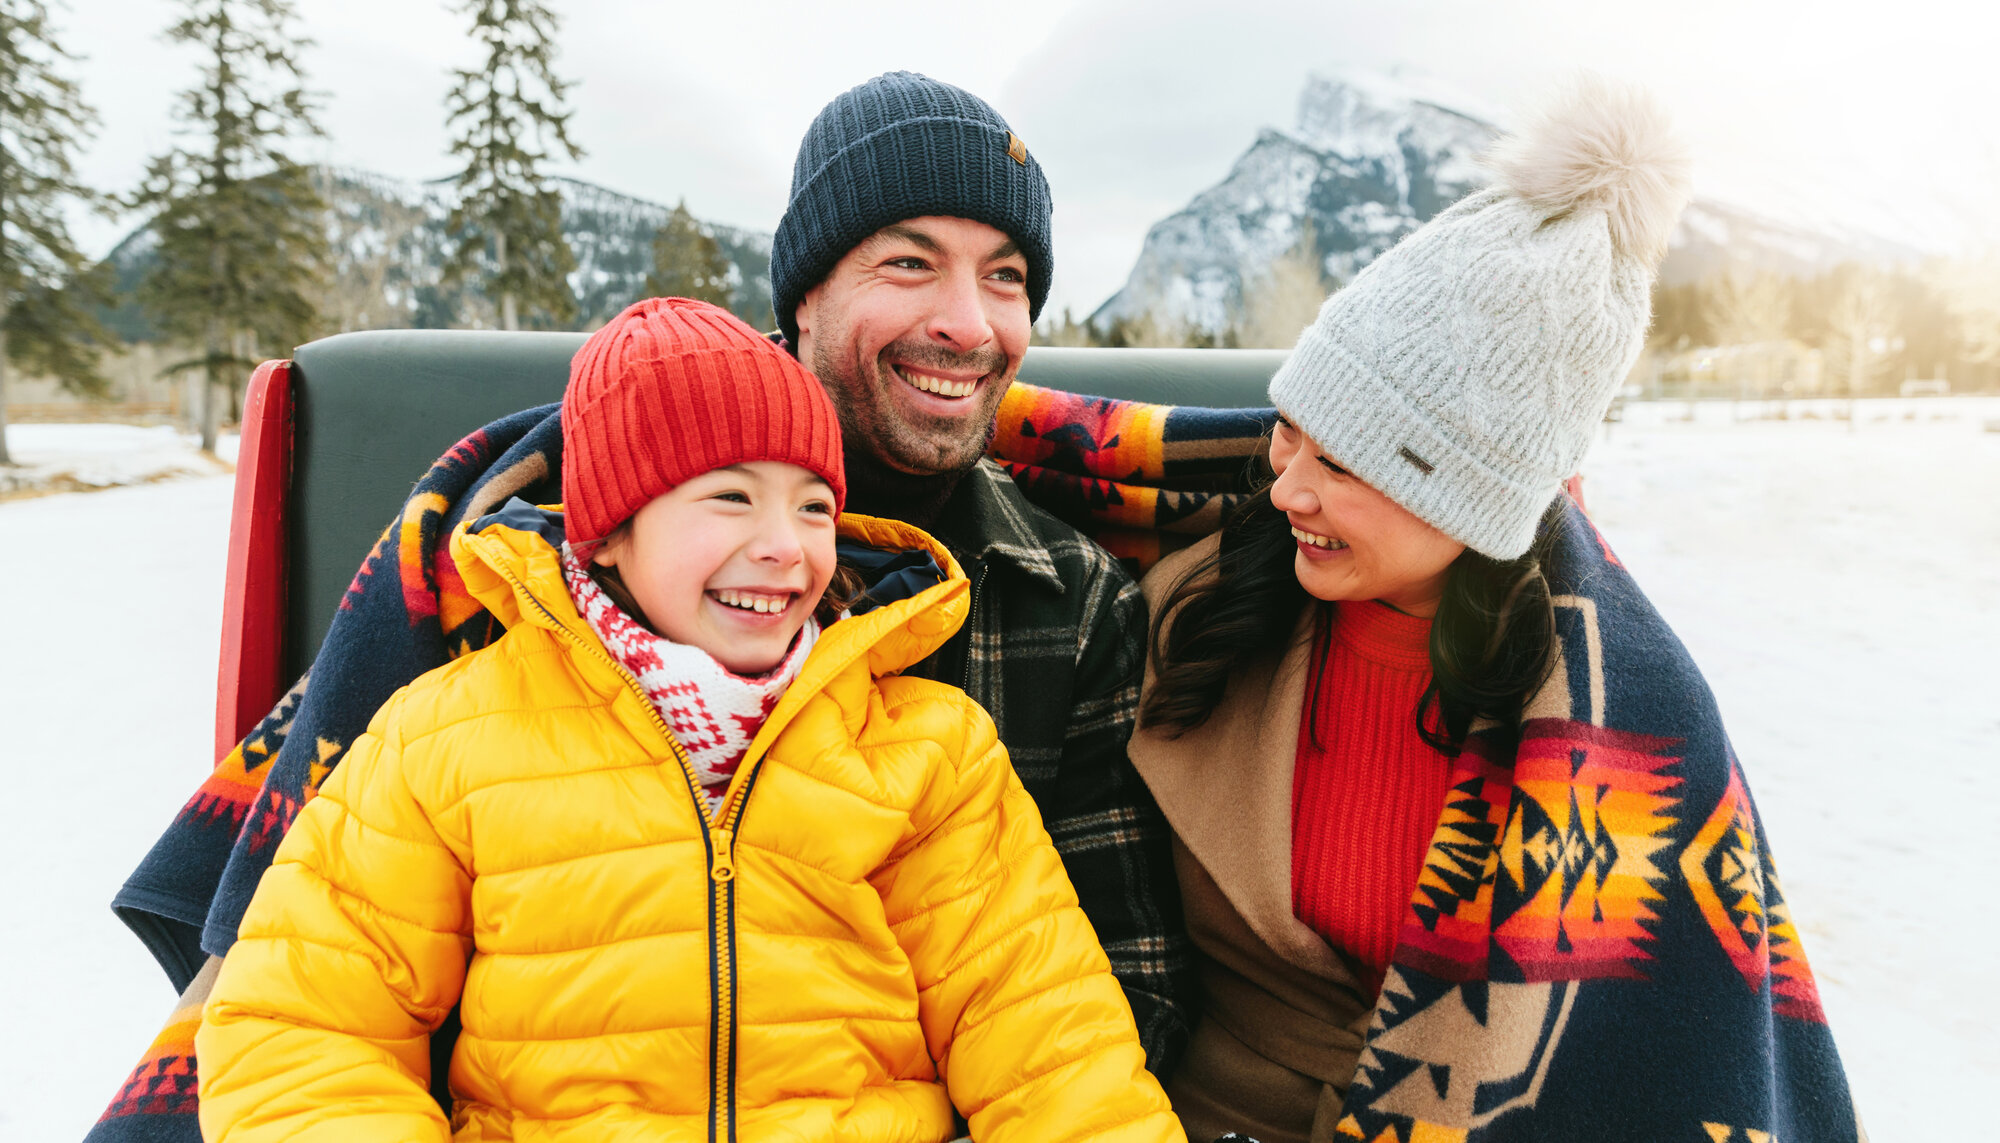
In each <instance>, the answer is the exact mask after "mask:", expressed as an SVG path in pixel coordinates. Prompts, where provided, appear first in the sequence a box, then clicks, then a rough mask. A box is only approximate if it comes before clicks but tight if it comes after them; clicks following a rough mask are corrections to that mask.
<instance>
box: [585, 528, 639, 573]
mask: <svg viewBox="0 0 2000 1143" xmlns="http://www.w3.org/2000/svg"><path fill="white" fill-rule="evenodd" d="M630 526H631V522H630V521H627V522H626V523H623V524H620V525H618V526H617V527H616V528H613V529H611V534H610V535H608V536H606V537H604V538H603V539H602V540H599V541H597V547H596V548H595V549H593V550H592V551H591V553H590V562H591V563H593V564H596V565H597V566H598V567H601V568H615V567H617V566H618V555H619V553H620V552H623V551H624V550H625V534H626V531H627V530H628V529H629V528H630Z"/></svg>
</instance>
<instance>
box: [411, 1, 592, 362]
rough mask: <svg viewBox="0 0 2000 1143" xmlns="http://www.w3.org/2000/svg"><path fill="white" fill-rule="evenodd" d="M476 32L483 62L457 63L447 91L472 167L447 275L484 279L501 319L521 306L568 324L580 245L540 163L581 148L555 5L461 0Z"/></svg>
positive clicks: (578, 153) (513, 317)
mask: <svg viewBox="0 0 2000 1143" xmlns="http://www.w3.org/2000/svg"><path fill="white" fill-rule="evenodd" d="M458 10H459V11H461V12H464V13H466V14H467V15H470V16H471V17H472V35H473V38H474V39H476V40H478V41H479V42H480V43H482V44H484V45H485V47H486V61H485V64H484V66H482V67H480V68H479V69H477V70H468V69H458V70H455V71H453V73H452V76H453V78H454V79H456V80H457V83H456V84H455V85H454V86H453V87H452V89H451V91H450V93H449V94H447V95H446V96H445V109H446V112H447V114H446V116H445V125H446V126H447V127H450V128H455V129H457V130H458V131H459V134H457V135H456V136H455V137H454V138H453V139H452V144H451V153H452V155H453V156H454V157H456V158H460V159H463V160H464V161H465V167H464V169H463V170H461V171H460V172H459V175H458V181H457V183H456V186H457V189H458V192H459V202H458V206H457V208H456V209H454V210H453V211H452V212H451V221H450V225H451V230H452V233H453V234H455V235H457V236H458V248H457V250H455V251H454V252H453V253H452V257H451V260H450V262H449V263H448V264H447V266H446V269H445V272H446V275H447V278H448V280H450V281H453V282H458V281H464V280H465V279H467V278H472V279H475V280H478V281H479V282H480V283H481V284H482V286H483V288H484V290H485V292H486V296H487V297H489V298H491V299H493V300H494V302H495V303H496V304H497V305H498V307H499V311H500V327H501V328H502V329H517V328H519V326H520V321H521V315H522V313H523V312H524V311H525V312H526V313H528V314H530V315H541V316H542V317H543V318H544V319H545V320H546V321H547V322H549V323H552V324H557V325H561V324H564V323H567V322H569V321H572V320H574V318H575V316H576V295H575V294H574V293H573V292H572V291H571V290H570V287H569V279H568V275H569V273H570V272H571V271H572V270H574V269H576V255H575V253H574V252H573V251H571V250H570V248H569V241H568V240H567V239H565V238H564V237H563V232H562V196H561V195H560V194H559V193H558V192H557V191H556V189H555V188H554V187H553V186H551V185H550V184H549V180H548V175H547V174H546V173H545V172H544V171H543V169H542V165H543V163H544V162H545V161H547V160H548V159H549V158H550V157H551V156H552V155H554V154H557V153H560V154H563V155H567V156H568V157H569V158H570V160H571V161H575V160H577V159H581V158H582V157H583V149H582V148H581V147H578V146H577V145H576V144H575V143H572V142H570V138H569V117H570V112H569V110H568V109H567V108H565V107H564V106H563V99H564V97H565V96H566V95H567V94H568V92H569V87H570V85H569V84H568V83H566V82H565V81H563V80H561V79H558V78H557V77H556V74H555V70H554V61H555V34H556V30H557V26H558V21H557V19H556V16H555V13H554V12H553V11H551V10H550V9H549V8H548V7H547V6H546V5H543V4H540V3H537V2H536V0H463V2H462V3H460V4H459V5H458Z"/></svg>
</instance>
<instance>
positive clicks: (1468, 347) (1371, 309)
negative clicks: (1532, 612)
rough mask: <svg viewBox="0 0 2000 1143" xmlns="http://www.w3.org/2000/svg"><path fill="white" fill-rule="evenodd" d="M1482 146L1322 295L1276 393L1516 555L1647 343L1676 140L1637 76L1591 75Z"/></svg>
mask: <svg viewBox="0 0 2000 1143" xmlns="http://www.w3.org/2000/svg"><path fill="white" fill-rule="evenodd" d="M1489 165H1490V166H1491V167H1492V168H1493V169H1494V170H1495V172H1496V174H1497V175H1498V178H1497V179H1496V181H1495V183H1494V185H1493V186H1491V187H1489V188H1487V189H1486V190H1482V191H1477V192H1475V193H1473V194H1471V195H1468V196H1467V197H1466V198H1464V199H1462V200H1460V201H1459V202H1458V203H1457V204H1455V205H1454V206H1452V207H1450V208H1449V209H1447V210H1445V211H1444V212H1443V213H1442V214H1439V215H1438V216H1437V217H1436V218H1434V219H1432V220H1431V221H1430V222H1429V223H1427V224H1425V225H1424V226H1423V228H1422V229H1420V230H1418V231H1417V232H1416V233H1414V234H1411V235H1410V236H1409V237H1408V238H1405V239H1404V240H1403V241H1402V242H1400V243H1398V244H1397V245H1396V246H1395V247H1394V248H1393V249H1391V250H1389V251H1388V252H1387V253H1385V254H1383V255H1382V256H1381V257H1380V258H1377V259H1376V260H1375V261H1374V263H1372V264H1371V265H1369V266H1368V267H1367V268H1366V269H1365V270H1363V271H1362V272H1361V273H1360V274H1359V275H1357V276H1356V277H1355V279H1354V281H1353V283H1352V284H1350V285H1349V286H1347V288H1345V289H1343V290H1341V291H1339V292H1338V293H1336V294H1334V295H1333V296H1332V297H1331V298H1328V299H1327V301H1326V304H1325V305H1324V306H1322V307H1321V308H1320V311H1319V317H1318V318H1317V319H1316V320H1315V321H1314V322H1313V324H1312V325H1310V326H1308V327H1307V328H1306V330H1305V332H1304V333H1303V334H1301V335H1300V337H1299V342H1298V346H1297V347H1296V348H1295V349H1293V350H1292V355H1291V357H1289V358H1288V359H1286V361H1285V364H1284V365H1283V366H1282V367H1281V368H1280V369H1279V370H1278V373H1277V375H1276V376H1275V377H1273V378H1272V379H1271V403H1272V404H1274V405H1276V406H1278V408H1279V410H1280V411H1282V412H1283V413H1284V414H1285V415H1286V416H1287V417H1289V418H1290V419H1291V421H1292V423H1293V424H1295V425H1297V426H1298V428H1299V430H1300V431H1301V432H1303V433H1305V434H1306V435H1307V436H1309V437H1311V438H1312V439H1313V440H1314V441H1315V442H1316V443H1317V444H1318V445H1319V446H1320V448H1321V449H1322V450H1323V451H1324V452H1325V453H1326V454H1327V455H1328V456H1329V457H1331V458H1332V459H1333V460H1335V461H1336V462H1338V463H1339V464H1340V465H1341V466H1342V467H1344V468H1346V469H1348V470H1349V471H1350V472H1353V473H1354V474H1355V475H1356V476H1358V477H1360V478H1361V479H1362V480H1364V481H1366V482H1367V483H1368V484H1369V485H1371V486H1372V487H1374V488H1376V489H1378V490H1379V491H1381V492H1382V493H1383V494H1384V495H1386V496H1388V497H1389V498H1390V499H1391V500H1394V501H1395V502H1396V503H1398V504H1400V505H1402V506H1403V507H1404V508H1407V509H1409V510H1410V511H1411V512H1413V513H1415V514H1416V515H1417V516H1418V517H1420V518H1422V519H1423V520H1426V521H1428V522H1429V523H1431V524H1432V525H1434V526H1435V527H1436V528H1437V529H1438V530H1439V531H1442V532H1444V533H1445V534H1446V535H1448V536H1451V537H1452V538H1453V539H1455V540H1458V541H1459V542H1461V543H1463V544H1465V545H1466V546H1468V547H1470V548H1472V549H1474V550H1476V551H1479V552H1482V553H1484V554H1486V555H1488V556H1492V557H1493V558H1495V559H1513V558H1514V557H1516V556H1519V555H1521V554H1522V553H1523V552H1525V551H1527V550H1528V546H1529V544H1531V543H1532V542H1533V541H1534V535H1535V523H1536V521H1537V520H1538V519H1540V517H1541V514H1542V512H1543V510H1544V509H1546V508H1547V507H1548V505H1549V502H1550V501H1551V500H1553V499H1554V498H1555V496H1556V494H1557V493H1558V492H1559V491H1560V490H1561V488H1562V483H1563V481H1564V480H1566V479H1568V478H1569V477H1570V476H1571V475H1572V474H1573V473H1575V472H1576V470H1577V466H1578V465H1579V464H1580V463H1581V462H1582V460H1583V454H1584V452H1585V450H1586V449H1588V448H1589V445H1590V440H1591V436H1592V434H1593V432H1594V431H1595V429H1596V426H1597V425H1598V423H1599V422H1600V421H1602V420H1603V419H1604V410H1605V408H1606V406H1608V405H1609V404H1610V402H1611V397H1612V395H1613V394H1614V393H1615V392H1616V391H1617V389H1618V386H1619V384H1620V383H1622V382H1623V380H1624V378H1625V375H1626V374H1627V373H1628V372H1629V371H1630V370H1631V368H1632V362H1633V361H1634V360H1635V359H1636V357H1637V356H1638V353H1639V350H1640V347H1641V346H1642V345H1643V344H1644V341H1645V335H1646V326H1647V324H1648V322H1649V321H1650V320H1651V307H1652V286H1653V275H1654V271H1655V269H1656V268H1657V267H1658V265H1659V261H1660V258H1661V256H1662V255H1664V254H1665V253H1666V246H1667V236H1668V235H1669V234H1670V233H1671V232H1672V230H1673V227H1674V222H1675V220H1676V219H1677V218H1678V217H1679V216H1680V212H1681V208H1682V207H1683V206H1684V205H1686V203H1687V199H1688V158H1687V153H1686V150H1685V148H1683V147H1682V145H1681V144H1680V142H1679V141H1678V140H1677V139H1676V138H1675V137H1674V136H1673V134H1672V132H1671V131H1670V129H1669V128H1668V125H1667V120H1666V115H1665V113H1664V112H1663V111H1662V110H1661V108H1660V107H1659V105H1658V104H1657V103H1655V102H1654V101H1653V100H1652V99H1651V98H1650V97H1649V96H1647V95H1646V94H1645V93H1644V92H1642V91H1639V90H1637V89H1634V88H1627V87H1620V86H1614V85H1612V84H1609V83H1606V82H1604V81H1602V80H1599V79H1596V78H1594V77H1586V78H1584V79H1580V80H1578V81H1576V82H1575V83H1573V84H1572V85H1571V86H1570V88H1569V89H1568V90H1567V91H1566V92H1565V93H1564V94H1563V95H1562V97H1561V98H1559V99H1558V100H1556V101H1555V102H1554V103H1553V104H1552V105H1551V106H1550V107H1548V108H1547V109H1546V110H1545V111H1544V112H1543V113H1542V115H1541V116H1540V117H1539V118H1538V119H1537V120H1536V121H1535V122H1534V124H1533V125H1532V126H1530V127H1529V128H1528V129H1527V130H1525V131H1523V132H1521V133H1520V134H1519V135H1517V136H1514V137H1511V138H1508V139H1503V140H1501V141H1500V143H1499V144H1498V145H1497V146H1496V147H1495V149H1494V152H1493V154H1492V155H1491V156H1489Z"/></svg>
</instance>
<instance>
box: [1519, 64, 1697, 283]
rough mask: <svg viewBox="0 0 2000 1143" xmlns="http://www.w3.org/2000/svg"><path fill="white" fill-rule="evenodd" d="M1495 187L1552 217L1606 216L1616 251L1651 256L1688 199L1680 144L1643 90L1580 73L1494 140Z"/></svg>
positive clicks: (1657, 254)
mask: <svg viewBox="0 0 2000 1143" xmlns="http://www.w3.org/2000/svg"><path fill="white" fill-rule="evenodd" d="M1486 163H1487V165H1488V166H1489V167H1491V168H1492V169H1493V170H1494V172H1495V174H1497V175H1498V176H1499V185H1501V186H1503V187H1505V188H1506V189H1508V190H1510V191H1512V192H1513V193H1514V194H1516V195H1519V196H1520V197H1521V198H1522V199H1524V200H1526V201H1527V202H1529V203H1531V204H1533V205H1535V206H1536V207H1538V208H1540V209H1543V210H1546V211H1547V212H1548V216H1549V217H1551V218H1554V217H1556V216H1558V215H1562V214H1572V213H1575V212H1577V211H1580V210H1586V209H1600V210H1603V211H1604V212H1605V213H1606V215H1607V221H1608V223H1609V226H1610V231H1611V241H1612V244H1613V245H1614V246H1616V247H1617V248H1618V249H1619V250H1620V251H1621V252H1623V253H1625V254H1627V255H1629V256H1631V257H1634V258H1639V259H1642V260H1644V261H1645V262H1646V263H1647V264H1648V265H1653V264H1657V263H1658V262H1659V260H1660V259H1661V258H1662V257H1664V256H1665V255H1666V252H1667V238H1668V236H1670V235H1671V234H1672V233H1673V229H1674V223H1675V221H1676V220H1677V219H1678V218H1679V217H1680V213H1681V208H1682V207H1684V206H1686V205H1687V202H1688V197H1689V193H1690V191H1689V175H1688V170H1689V167H1690V166H1691V163H1690V160H1689V157H1688V149H1687V146H1686V144H1684V143H1683V142H1682V141H1681V139H1680V138H1679V136H1677V135H1676V134H1675V133H1674V131H1673V128H1672V126H1671V124H1670V123H1669V122H1668V118H1667V113H1666V110H1665V109H1664V108H1662V107H1661V106H1660V104H1659V103H1658V102H1657V101H1656V100H1654V99H1653V97H1652V96H1651V95H1650V94H1648V93H1647V92H1646V91H1645V89H1643V88H1640V87H1637V86H1635V85H1632V84H1626V83H1614V82H1611V81H1609V80H1606V79H1604V78H1603V77H1602V76H1597V75H1591V74H1588V73H1586V74H1584V75H1580V76H1578V77H1577V78H1575V79H1574V80H1572V81H1571V82H1570V83H1568V84H1567V85H1566V86H1565V87H1564V88H1563V89H1562V91H1561V92H1560V93H1558V94H1557V95H1556V97H1555V98H1553V99H1552V100H1550V101H1549V103H1548V104H1547V105H1546V106H1544V107H1543V108H1542V110H1541V111H1540V113H1539V114H1538V115H1537V116H1536V117H1535V119H1534V121H1533V122H1531V123H1530V124H1529V125H1528V126H1527V127H1526V128H1525V129H1524V130H1522V131H1519V132H1517V133H1515V134H1513V135H1511V136H1509V137H1507V138H1504V139H1502V140H1500V141H1499V142H1498V143H1496V144H1494V147H1493V150H1492V151H1491V152H1490V153H1489V154H1488V156H1487V158H1486Z"/></svg>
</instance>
